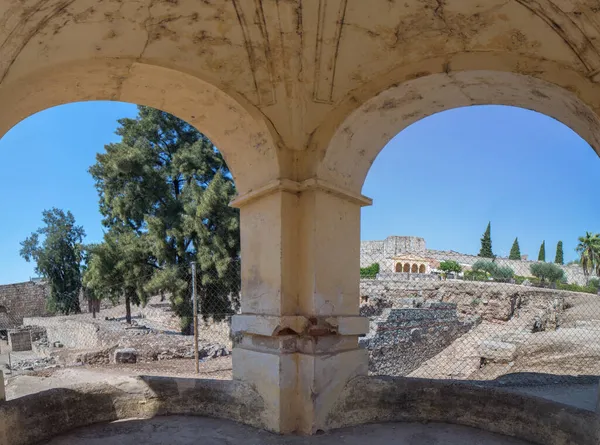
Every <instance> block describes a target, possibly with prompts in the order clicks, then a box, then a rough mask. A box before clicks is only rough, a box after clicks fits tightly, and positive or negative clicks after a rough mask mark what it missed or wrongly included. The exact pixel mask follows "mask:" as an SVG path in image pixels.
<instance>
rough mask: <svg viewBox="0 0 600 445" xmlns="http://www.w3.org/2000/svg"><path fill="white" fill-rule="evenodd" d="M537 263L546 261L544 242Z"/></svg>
mask: <svg viewBox="0 0 600 445" xmlns="http://www.w3.org/2000/svg"><path fill="white" fill-rule="evenodd" d="M538 261H546V241H542V245H541V246H540V252H539V253H538Z"/></svg>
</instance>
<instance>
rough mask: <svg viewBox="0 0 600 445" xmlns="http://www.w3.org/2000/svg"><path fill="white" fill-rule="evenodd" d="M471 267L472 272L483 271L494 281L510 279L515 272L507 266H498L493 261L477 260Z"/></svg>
mask: <svg viewBox="0 0 600 445" xmlns="http://www.w3.org/2000/svg"><path fill="white" fill-rule="evenodd" d="M471 269H472V270H473V271H474V272H485V273H487V274H489V275H490V276H491V277H492V278H493V279H494V280H495V281H501V282H505V281H508V280H510V279H511V278H512V277H513V276H514V275H515V272H514V271H513V270H512V269H511V268H510V267H508V266H504V267H501V266H498V264H496V263H495V262H493V261H484V260H478V261H475V263H473V266H471Z"/></svg>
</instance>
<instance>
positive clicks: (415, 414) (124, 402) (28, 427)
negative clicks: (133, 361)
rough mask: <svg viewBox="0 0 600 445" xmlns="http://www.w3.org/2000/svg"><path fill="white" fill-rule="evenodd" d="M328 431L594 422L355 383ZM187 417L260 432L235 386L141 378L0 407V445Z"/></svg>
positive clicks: (553, 430)
mask: <svg viewBox="0 0 600 445" xmlns="http://www.w3.org/2000/svg"><path fill="white" fill-rule="evenodd" d="M329 412H330V414H329V416H328V418H327V424H326V427H327V428H328V429H335V428H342V427H347V426H354V425H361V424H365V423H381V422H427V421H430V422H444V423H451V424H458V425H465V426H471V427H475V428H480V429H483V430H486V431H490V432H495V433H500V434H505V435H507V436H513V437H518V438H521V439H525V440H529V441H531V442H533V443H536V444H540V445H571V444H572V445H597V444H598V443H600V415H598V414H596V413H594V412H592V411H586V410H581V409H577V408H574V407H571V406H568V405H563V404H560V403H556V402H553V401H550V400H546V399H541V398H538V397H533V396H529V395H525V394H523V395H521V394H515V393H512V392H507V391H504V390H501V389H498V388H490V387H483V386H477V385H475V384H470V383H463V382H452V381H439V380H438V381H434V380H425V379H410V378H402V377H399V378H394V377H357V378H355V379H353V380H352V381H351V382H350V383H349V384H348V385H346V387H345V388H344V389H343V391H342V393H341V396H340V398H339V400H338V401H337V402H336V403H335V405H334V406H333V407H332V409H331V410H330V411H329ZM165 415H195V416H206V417H216V418H223V419H230V420H234V421H236V422H240V423H244V424H247V425H251V426H254V427H258V428H265V427H266V424H267V422H266V420H267V419H265V405H264V401H263V399H262V398H261V397H260V395H259V394H258V393H257V392H256V391H255V390H254V389H253V388H251V387H250V386H249V385H246V384H244V383H241V382H239V381H222V380H203V379H183V378H170V377H151V376H144V377H139V378H120V379H116V380H114V381H113V382H112V384H86V385H77V386H73V387H69V388H60V389H52V390H48V391H43V392H40V393H37V394H33V395H29V396H25V397H20V398H18V399H14V400H10V401H7V402H4V403H1V404H0V443H1V444H2V445H30V444H34V443H38V442H42V441H46V440H49V439H50V438H51V437H53V436H55V435H58V434H62V433H65V432H68V431H70V430H73V429H75V428H79V427H84V426H88V425H92V424H95V423H103V422H111V421H115V420H119V419H126V418H133V417H138V418H148V417H153V416H165Z"/></svg>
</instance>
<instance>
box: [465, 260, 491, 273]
mask: <svg viewBox="0 0 600 445" xmlns="http://www.w3.org/2000/svg"><path fill="white" fill-rule="evenodd" d="M471 269H472V270H473V271H475V272H486V273H488V274H490V275H492V276H493V275H494V273H495V272H496V271H497V270H498V265H497V264H496V263H494V262H492V261H484V260H478V261H475V263H473V266H472V267H471Z"/></svg>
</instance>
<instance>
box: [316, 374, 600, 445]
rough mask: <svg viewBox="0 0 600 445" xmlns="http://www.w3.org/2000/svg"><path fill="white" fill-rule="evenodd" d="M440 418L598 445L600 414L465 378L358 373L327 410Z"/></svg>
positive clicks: (388, 418)
mask: <svg viewBox="0 0 600 445" xmlns="http://www.w3.org/2000/svg"><path fill="white" fill-rule="evenodd" d="M383 422H443V423H451V424H458V425H465V426H470V427H475V428H480V429H482V430H486V431H490V432H493V433H499V434H504V435H506V436H512V437H516V438H519V439H524V440H528V441H530V442H532V443H534V444H539V445H598V444H599V443H600V415H598V414H596V413H594V412H592V411H587V410H583V409H578V408H574V407H572V406H568V405H563V404H561V403H557V402H554V401H550V400H546V399H542V398H538V397H534V396H529V395H526V394H518V393H514V392H509V391H507V390H502V389H498V388H491V387H486V386H478V385H474V384H469V383H460V382H454V381H447V380H446V381H440V380H426V379H409V378H403V377H359V378H356V379H354V380H352V381H351V382H350V383H349V384H348V385H347V386H346V388H345V390H344V392H343V393H342V394H341V397H340V398H339V400H338V401H337V403H336V404H335V406H334V408H333V409H332V410H331V412H330V415H329V418H328V424H329V426H330V427H331V428H343V427H349V426H355V425H362V424H365V423H383Z"/></svg>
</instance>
